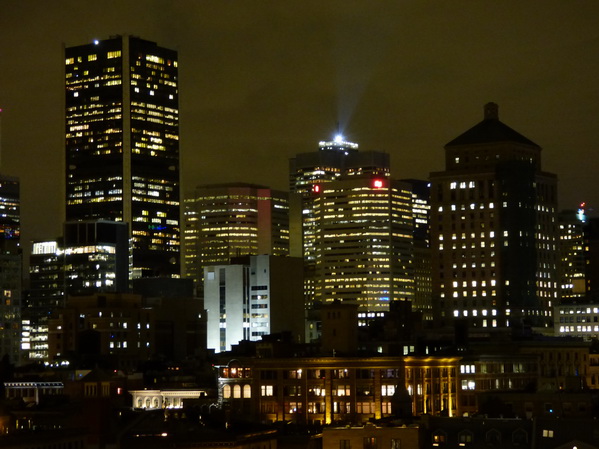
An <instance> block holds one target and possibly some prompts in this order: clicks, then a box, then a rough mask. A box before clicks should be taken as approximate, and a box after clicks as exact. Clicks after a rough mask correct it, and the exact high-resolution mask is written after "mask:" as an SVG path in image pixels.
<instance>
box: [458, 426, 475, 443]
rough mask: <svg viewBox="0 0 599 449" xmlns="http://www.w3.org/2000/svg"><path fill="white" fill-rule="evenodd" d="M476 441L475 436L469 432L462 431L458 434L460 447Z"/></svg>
mask: <svg viewBox="0 0 599 449" xmlns="http://www.w3.org/2000/svg"><path fill="white" fill-rule="evenodd" d="M473 440H474V435H473V434H472V432H470V431H469V430H462V431H461V432H460V433H458V442H459V443H460V445H463V444H470V443H472V441H473Z"/></svg>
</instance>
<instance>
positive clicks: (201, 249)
mask: <svg viewBox="0 0 599 449" xmlns="http://www.w3.org/2000/svg"><path fill="white" fill-rule="evenodd" d="M184 232H185V235H184V237H185V239H184V254H185V255H184V258H185V275H186V276H187V277H191V278H193V279H194V280H195V281H196V282H197V283H198V285H199V286H200V288H201V286H202V279H203V275H204V267H206V266H208V265H225V264H228V263H229V262H230V260H231V258H232V257H239V256H245V255H257V254H270V255H273V256H286V255H288V254H289V200H288V194H287V193H286V192H282V191H277V190H272V189H270V188H268V187H265V186H259V185H255V184H247V183H229V184H212V185H203V186H198V187H197V188H196V189H195V190H194V191H193V192H191V193H189V194H188V195H186V199H185V231H184Z"/></svg>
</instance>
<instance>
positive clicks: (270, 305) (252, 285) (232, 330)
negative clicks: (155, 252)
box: [204, 255, 305, 352]
mask: <svg viewBox="0 0 599 449" xmlns="http://www.w3.org/2000/svg"><path fill="white" fill-rule="evenodd" d="M233 260H234V262H238V263H235V264H232V265H216V266H209V267H206V268H205V275H204V276H205V281H204V301H205V307H206V309H207V312H208V348H211V349H215V350H216V351H217V352H219V351H226V350H230V349H231V346H232V345H235V344H237V343H239V342H240V341H241V340H250V341H257V340H260V339H261V338H262V337H263V336H265V335H270V334H272V333H281V332H289V333H291V335H292V337H293V339H294V340H295V341H299V342H303V341H304V321H305V318H304V297H303V290H302V287H303V278H302V276H303V265H302V259H300V258H292V257H282V256H269V255H259V256H248V257H240V258H235V259H233Z"/></svg>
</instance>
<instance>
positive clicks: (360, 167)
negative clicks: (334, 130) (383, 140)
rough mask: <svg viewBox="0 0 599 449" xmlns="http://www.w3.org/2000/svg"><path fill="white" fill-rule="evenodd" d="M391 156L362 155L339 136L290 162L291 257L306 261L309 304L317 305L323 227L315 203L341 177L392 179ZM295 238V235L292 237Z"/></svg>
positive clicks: (366, 152) (375, 152)
mask: <svg viewBox="0 0 599 449" xmlns="http://www.w3.org/2000/svg"><path fill="white" fill-rule="evenodd" d="M389 170H390V160H389V154H388V153H384V152H380V151H364V152H359V151H358V144H357V143H354V142H349V141H346V140H345V139H344V138H343V136H341V135H337V136H335V139H334V140H332V141H321V142H319V144H318V150H317V151H312V152H308V153H300V154H298V155H296V156H295V157H293V158H291V159H290V160H289V190H290V192H291V198H290V204H291V206H290V214H291V224H290V226H291V227H292V228H293V229H294V231H295V232H294V233H293V234H294V235H296V236H297V238H294V239H293V241H292V242H291V248H292V251H291V255H292V256H296V257H303V258H304V266H305V276H304V282H305V295H306V303H307V305H308V306H310V305H311V304H312V303H313V301H314V293H315V292H314V276H315V263H316V250H317V248H316V246H315V239H316V233H317V229H318V227H319V223H318V218H317V217H316V215H315V210H314V201H315V198H316V196H318V194H319V190H320V189H321V187H322V185H324V184H325V183H327V182H330V181H333V180H335V179H338V178H339V177H340V176H355V175H375V176H380V177H383V178H386V177H388V176H389V175H390V173H389ZM292 237H293V235H292Z"/></svg>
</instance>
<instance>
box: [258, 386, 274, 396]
mask: <svg viewBox="0 0 599 449" xmlns="http://www.w3.org/2000/svg"><path fill="white" fill-rule="evenodd" d="M260 391H261V394H262V396H273V395H274V387H273V386H272V385H261V386H260Z"/></svg>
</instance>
